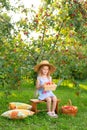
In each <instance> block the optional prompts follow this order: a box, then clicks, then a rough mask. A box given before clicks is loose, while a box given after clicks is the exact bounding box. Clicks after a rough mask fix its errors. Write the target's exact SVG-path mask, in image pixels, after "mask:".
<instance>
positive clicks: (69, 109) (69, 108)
mask: <svg viewBox="0 0 87 130" xmlns="http://www.w3.org/2000/svg"><path fill="white" fill-rule="evenodd" d="M61 111H62V113H63V114H67V115H72V116H75V115H76V113H77V111H78V108H77V106H73V105H72V103H71V100H69V102H68V104H67V105H65V106H62V108H61Z"/></svg>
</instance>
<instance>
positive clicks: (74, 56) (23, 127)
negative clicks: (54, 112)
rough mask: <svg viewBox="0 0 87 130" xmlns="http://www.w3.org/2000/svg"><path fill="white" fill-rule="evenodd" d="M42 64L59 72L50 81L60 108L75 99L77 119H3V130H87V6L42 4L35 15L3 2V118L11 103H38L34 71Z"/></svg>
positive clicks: (69, 0) (74, 1)
mask: <svg viewBox="0 0 87 130" xmlns="http://www.w3.org/2000/svg"><path fill="white" fill-rule="evenodd" d="M16 14H20V18H19V20H17V21H15V20H14V17H15V15H16ZM44 59H46V60H49V62H51V63H52V64H54V65H55V66H56V68H57V69H56V72H55V73H54V74H53V75H52V77H53V80H54V82H55V83H56V84H57V86H58V87H57V90H56V91H55V92H54V93H55V94H56V95H57V97H58V98H60V99H61V102H60V108H61V106H62V105H64V104H66V103H67V101H68V99H71V100H72V103H73V104H74V105H76V106H78V108H79V111H78V114H77V116H76V117H70V116H66V115H62V114H61V113H59V118H58V119H50V118H49V117H47V115H46V114H45V113H44V112H42V113H39V114H38V115H35V116H32V117H29V118H26V119H25V120H21V121H20V120H14V121H12V120H8V119H5V118H2V117H0V122H1V124H0V130H3V129H5V130H8V129H11V130H29V129H31V130H35V129H36V130H37V129H40V130H44V129H47V130H49V129H55V130H56V129H57V130H58V129H59V130H65V129H66V130H77V129H78V130H86V120H87V117H86V114H87V107H86V106H87V1H86V0H41V3H40V5H39V6H38V9H37V10H35V7H34V5H33V4H32V5H31V7H30V8H26V7H25V6H24V3H23V2H22V1H21V0H19V1H18V0H16V1H15V4H13V5H12V4H11V3H10V0H0V114H1V113H2V112H4V111H6V110H7V108H8V103H9V102H11V101H20V102H25V103H29V100H30V99H31V98H34V91H35V82H36V76H37V75H36V73H35V72H34V70H33V67H34V66H35V65H36V64H37V63H39V62H40V61H41V60H44ZM40 107H41V106H40ZM43 107H44V106H43ZM44 115H45V116H44ZM42 120H43V121H42ZM47 121H48V122H47Z"/></svg>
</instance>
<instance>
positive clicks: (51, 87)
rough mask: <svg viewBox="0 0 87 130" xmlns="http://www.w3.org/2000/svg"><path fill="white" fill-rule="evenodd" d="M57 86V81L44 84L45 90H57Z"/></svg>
mask: <svg viewBox="0 0 87 130" xmlns="http://www.w3.org/2000/svg"><path fill="white" fill-rule="evenodd" d="M56 87H57V85H56V84H55V83H53V82H46V83H45V84H44V91H49V90H51V91H55V90H56Z"/></svg>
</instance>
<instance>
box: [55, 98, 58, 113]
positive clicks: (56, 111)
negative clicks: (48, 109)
mask: <svg viewBox="0 0 87 130" xmlns="http://www.w3.org/2000/svg"><path fill="white" fill-rule="evenodd" d="M55 113H56V114H58V101H57V104H56V109H55Z"/></svg>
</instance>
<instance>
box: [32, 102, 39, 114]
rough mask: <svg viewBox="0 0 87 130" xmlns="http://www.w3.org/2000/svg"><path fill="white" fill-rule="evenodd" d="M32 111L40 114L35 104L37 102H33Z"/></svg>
mask: <svg viewBox="0 0 87 130" xmlns="http://www.w3.org/2000/svg"><path fill="white" fill-rule="evenodd" d="M31 105H32V109H31V110H32V111H34V112H35V113H37V112H38V110H37V103H35V102H32V104H31Z"/></svg>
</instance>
